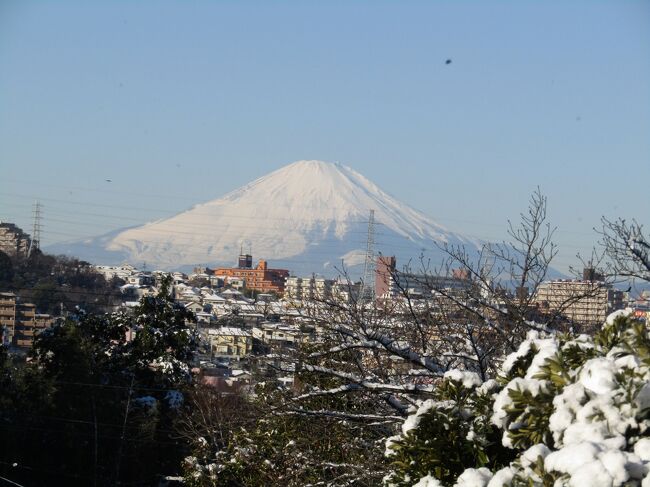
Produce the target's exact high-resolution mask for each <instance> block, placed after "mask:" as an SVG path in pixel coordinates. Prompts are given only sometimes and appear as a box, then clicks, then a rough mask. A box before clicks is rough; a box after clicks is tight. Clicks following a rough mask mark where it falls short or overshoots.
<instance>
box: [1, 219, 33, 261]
mask: <svg viewBox="0 0 650 487" xmlns="http://www.w3.org/2000/svg"><path fill="white" fill-rule="evenodd" d="M30 243H31V239H30V237H29V235H28V234H26V233H25V232H23V231H22V229H20V228H18V227H17V226H16V225H14V224H13V223H6V222H0V251H2V252H4V253H5V254H7V255H10V256H19V257H26V256H27V252H28V251H29V245H30Z"/></svg>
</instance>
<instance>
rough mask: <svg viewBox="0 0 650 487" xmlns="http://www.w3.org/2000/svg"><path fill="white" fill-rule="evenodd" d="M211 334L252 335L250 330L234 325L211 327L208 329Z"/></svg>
mask: <svg viewBox="0 0 650 487" xmlns="http://www.w3.org/2000/svg"><path fill="white" fill-rule="evenodd" d="M208 334H209V335H217V336H241V337H250V336H251V334H250V332H248V331H246V330H242V329H241V328H236V327H234V326H224V327H222V328H216V329H210V330H208Z"/></svg>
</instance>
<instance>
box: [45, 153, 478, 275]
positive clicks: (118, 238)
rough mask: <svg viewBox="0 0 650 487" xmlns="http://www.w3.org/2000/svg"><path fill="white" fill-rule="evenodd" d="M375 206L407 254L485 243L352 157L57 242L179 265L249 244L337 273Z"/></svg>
mask: <svg viewBox="0 0 650 487" xmlns="http://www.w3.org/2000/svg"><path fill="white" fill-rule="evenodd" d="M371 209H372V210H374V211H375V221H376V222H377V223H378V226H377V229H378V230H377V234H378V237H377V245H376V250H377V251H378V252H382V253H384V254H385V255H397V256H398V260H399V262H400V264H405V263H406V262H407V261H408V260H409V259H417V258H419V256H420V255H421V254H422V251H423V249H427V250H426V251H425V255H426V256H427V257H431V256H433V254H435V245H434V244H435V243H436V242H437V243H444V242H447V243H450V244H456V245H465V246H468V247H469V248H477V247H478V246H479V245H480V242H479V241H477V240H476V239H472V238H468V237H465V236H463V235H461V234H459V233H454V232H451V231H449V230H447V229H446V228H444V227H443V226H442V225H439V224H438V223H436V222H435V221H434V220H433V219H431V218H430V217H428V216H426V215H425V214H423V213H422V212H419V211H417V210H415V209H413V208H411V207H410V206H408V205H406V204H405V203H402V202H400V201H398V200H397V199H395V198H394V197H392V196H390V195H389V194H388V193H386V192H384V191H383V190H381V189H380V188H379V187H378V186H377V185H375V184H374V183H373V182H371V181H369V180H368V179H367V178H365V177H364V176H363V175H361V174H359V173H358V172H356V171H354V170H353V169H351V168H349V167H347V166H344V165H341V164H334V163H328V162H322V161H298V162H294V163H292V164H289V165H287V166H285V167H282V168H280V169H278V170H276V171H273V172H271V173H269V174H267V175H266V176H263V177H261V178H259V179H257V180H255V181H253V182H251V183H249V184H247V185H245V186H243V187H241V188H239V189H236V190H234V191H232V192H230V193H228V194H226V195H225V196H223V197H222V198H219V199H215V200H212V201H208V202H206V203H202V204H198V205H196V206H194V207H192V208H191V209H189V210H187V211H183V212H181V213H179V214H177V215H175V216H172V217H170V218H165V219H161V220H157V221H154V222H150V223H147V224H145V225H142V226H137V227H132V228H127V229H124V230H119V231H115V232H111V233H109V234H105V235H102V236H98V237H94V238H91V239H87V240H83V241H76V242H71V243H67V244H56V245H53V246H51V247H49V248H48V249H47V250H49V251H54V252H58V253H66V254H72V255H76V256H78V257H80V258H84V259H87V260H90V261H91V262H95V263H104V264H116V263H121V262H125V261H126V262H130V263H133V264H135V265H138V264H141V263H142V262H146V263H147V265H148V266H152V267H158V268H164V269H178V268H182V267H187V266H194V265H197V264H202V265H224V264H226V265H229V264H234V263H235V261H236V258H237V255H238V254H239V252H240V249H243V250H245V251H248V250H249V249H251V250H252V252H253V254H254V257H255V258H263V259H266V260H268V261H270V265H271V266H273V267H280V266H283V267H286V268H288V269H290V270H293V271H294V272H296V273H312V272H315V273H320V274H325V275H327V274H333V273H335V271H334V268H335V267H340V266H341V264H342V262H343V263H344V265H345V266H346V267H351V268H354V267H355V266H358V265H361V264H363V257H364V255H365V244H366V233H367V226H368V223H367V222H368V216H369V213H370V210H371Z"/></svg>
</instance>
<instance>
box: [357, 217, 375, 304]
mask: <svg viewBox="0 0 650 487" xmlns="http://www.w3.org/2000/svg"><path fill="white" fill-rule="evenodd" d="M374 299H375V210H370V217H369V218H368V240H367V242H366V259H365V262H364V264H363V278H362V280H361V292H360V294H359V300H360V301H362V302H372V301H374Z"/></svg>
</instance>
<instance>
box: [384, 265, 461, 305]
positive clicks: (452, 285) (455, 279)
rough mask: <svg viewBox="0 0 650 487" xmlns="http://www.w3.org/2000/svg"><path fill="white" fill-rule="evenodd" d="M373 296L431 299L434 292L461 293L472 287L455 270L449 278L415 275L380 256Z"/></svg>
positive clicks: (459, 272)
mask: <svg viewBox="0 0 650 487" xmlns="http://www.w3.org/2000/svg"><path fill="white" fill-rule="evenodd" d="M375 269H376V270H375V296H377V298H380V299H391V298H395V297H397V296H404V295H405V294H406V295H408V296H410V297H416V296H417V297H424V298H428V297H431V296H432V295H433V294H434V293H435V291H436V290H442V289H444V290H448V291H454V290H455V291H462V290H467V289H469V288H470V287H471V286H472V281H471V280H470V279H469V275H468V274H467V273H463V272H461V271H458V270H455V271H453V273H452V275H451V276H444V275H442V276H438V275H434V274H415V273H412V272H405V271H400V270H398V269H397V259H396V258H395V257H393V256H380V257H378V258H377V264H376V267H375Z"/></svg>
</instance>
